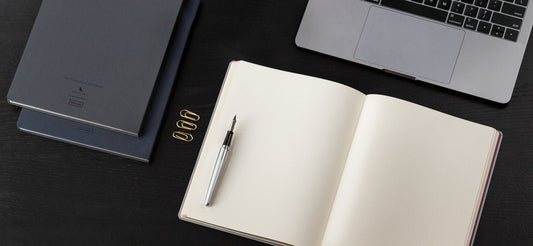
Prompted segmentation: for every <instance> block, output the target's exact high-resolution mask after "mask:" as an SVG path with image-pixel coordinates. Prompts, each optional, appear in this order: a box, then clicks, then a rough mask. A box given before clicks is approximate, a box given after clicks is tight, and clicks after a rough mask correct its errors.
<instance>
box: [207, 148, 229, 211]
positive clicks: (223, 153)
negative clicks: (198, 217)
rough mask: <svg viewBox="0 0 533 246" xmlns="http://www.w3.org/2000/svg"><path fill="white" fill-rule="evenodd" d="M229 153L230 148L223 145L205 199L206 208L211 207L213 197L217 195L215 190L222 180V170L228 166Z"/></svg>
mask: <svg viewBox="0 0 533 246" xmlns="http://www.w3.org/2000/svg"><path fill="white" fill-rule="evenodd" d="M228 152H229V146H227V145H222V147H221V148H220V151H219V152H218V156H217V161H216V163H215V167H214V169H213V174H212V175H211V180H210V181H209V188H208V189H207V195H206V197H205V206H209V205H211V201H212V200H213V195H214V194H215V189H216V187H217V186H218V181H219V180H220V176H221V173H222V170H223V169H224V165H225V164H226V158H227V156H228Z"/></svg>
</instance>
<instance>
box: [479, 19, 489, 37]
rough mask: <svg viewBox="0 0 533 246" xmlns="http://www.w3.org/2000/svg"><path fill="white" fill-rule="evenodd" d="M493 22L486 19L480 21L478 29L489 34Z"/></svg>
mask: <svg viewBox="0 0 533 246" xmlns="http://www.w3.org/2000/svg"><path fill="white" fill-rule="evenodd" d="M491 26H492V24H490V23H488V22H484V21H480V22H479V24H478V26H477V31H478V32H482V33H485V34H489V32H490V28H491Z"/></svg>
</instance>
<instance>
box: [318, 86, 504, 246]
mask: <svg viewBox="0 0 533 246" xmlns="http://www.w3.org/2000/svg"><path fill="white" fill-rule="evenodd" d="M498 136H499V134H498V132H497V131H496V130H495V129H493V128H490V127H486V126H483V125H479V124H476V123H472V122H469V121H465V120H462V119H459V118H456V117H453V116H449V115H446V114H443V113H440V112H437V111H434V110H431V109H428V108H425V107H422V106H419V105H416V104H413V103H409V102H406V101H402V100H399V99H395V98H391V97H386V96H379V95H368V96H367V97H366V101H365V106H364V108H363V111H362V113H361V117H360V119H359V126H358V128H357V130H356V134H355V136H354V142H353V145H352V149H351V151H350V154H349V157H348V160H347V162H346V167H345V169H344V174H343V177H342V179H341V183H340V185H339V190H338V191H337V197H336V200H335V203H334V206H333V209H332V213H331V216H330V219H329V223H328V226H327V230H326V233H325V235H324V240H323V245H332V246H342V245H350V246H357V245H363V246H378V245H379V246H385V245H395V246H416V245H420V246H427V245H432V246H436V245H443V246H449V245H468V244H469V240H470V235H471V233H472V230H473V228H474V224H475V221H476V216H477V211H478V208H479V206H480V203H481V199H482V194H483V191H484V189H485V183H486V180H487V178H488V176H489V171H490V166H491V161H492V157H493V154H494V151H495V148H496V143H497V139H498Z"/></svg>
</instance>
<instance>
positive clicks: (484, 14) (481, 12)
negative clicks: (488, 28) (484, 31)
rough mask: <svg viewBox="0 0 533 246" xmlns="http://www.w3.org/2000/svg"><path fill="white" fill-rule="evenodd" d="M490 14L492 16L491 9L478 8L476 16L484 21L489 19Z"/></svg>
mask: <svg viewBox="0 0 533 246" xmlns="http://www.w3.org/2000/svg"><path fill="white" fill-rule="evenodd" d="M491 16H492V11H490V10H486V9H480V10H479V14H477V18H478V19H481V20H484V21H490V17H491Z"/></svg>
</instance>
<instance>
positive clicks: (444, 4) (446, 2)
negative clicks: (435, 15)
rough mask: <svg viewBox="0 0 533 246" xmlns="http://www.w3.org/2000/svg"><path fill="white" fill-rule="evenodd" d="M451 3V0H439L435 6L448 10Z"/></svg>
mask: <svg viewBox="0 0 533 246" xmlns="http://www.w3.org/2000/svg"><path fill="white" fill-rule="evenodd" d="M451 5H452V0H439V4H438V5H437V7H438V8H441V9H445V10H450V6H451Z"/></svg>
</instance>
